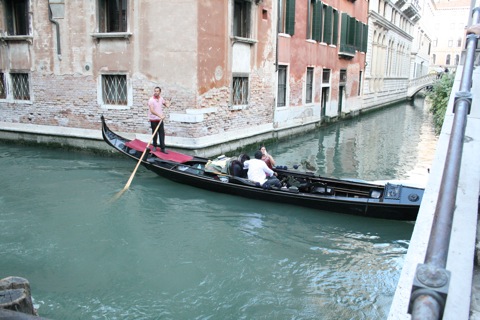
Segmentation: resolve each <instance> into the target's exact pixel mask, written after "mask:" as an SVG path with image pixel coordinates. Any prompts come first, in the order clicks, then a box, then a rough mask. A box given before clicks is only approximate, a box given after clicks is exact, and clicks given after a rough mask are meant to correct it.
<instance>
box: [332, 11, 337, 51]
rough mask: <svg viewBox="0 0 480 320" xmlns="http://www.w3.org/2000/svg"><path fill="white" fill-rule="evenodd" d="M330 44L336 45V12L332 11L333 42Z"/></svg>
mask: <svg viewBox="0 0 480 320" xmlns="http://www.w3.org/2000/svg"><path fill="white" fill-rule="evenodd" d="M332 44H334V45H337V44H338V11H337V10H333V40H332Z"/></svg>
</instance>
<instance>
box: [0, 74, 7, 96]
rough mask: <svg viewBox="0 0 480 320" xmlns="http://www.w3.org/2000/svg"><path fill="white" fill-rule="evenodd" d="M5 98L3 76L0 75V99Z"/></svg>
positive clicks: (5, 91)
mask: <svg viewBox="0 0 480 320" xmlns="http://www.w3.org/2000/svg"><path fill="white" fill-rule="evenodd" d="M6 98H7V90H6V86H5V75H4V74H3V73H0V99H6Z"/></svg>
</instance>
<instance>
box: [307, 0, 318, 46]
mask: <svg viewBox="0 0 480 320" xmlns="http://www.w3.org/2000/svg"><path fill="white" fill-rule="evenodd" d="M315 2H316V0H310V1H309V3H308V11H307V39H313V24H314V21H315V20H314V7H315Z"/></svg>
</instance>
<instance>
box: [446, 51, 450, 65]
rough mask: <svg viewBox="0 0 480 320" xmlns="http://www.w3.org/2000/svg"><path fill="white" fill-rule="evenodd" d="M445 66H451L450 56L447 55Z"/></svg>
mask: <svg viewBox="0 0 480 320" xmlns="http://www.w3.org/2000/svg"><path fill="white" fill-rule="evenodd" d="M445 64H446V65H449V64H450V55H449V54H447V59H445Z"/></svg>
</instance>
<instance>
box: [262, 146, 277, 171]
mask: <svg viewBox="0 0 480 320" xmlns="http://www.w3.org/2000/svg"><path fill="white" fill-rule="evenodd" d="M259 150H260V151H262V160H263V161H264V162H265V163H266V164H267V166H268V167H269V168H270V169H273V167H274V166H275V160H273V157H272V156H271V155H270V154H269V153H268V152H267V148H265V146H261V147H260V149H259Z"/></svg>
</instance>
